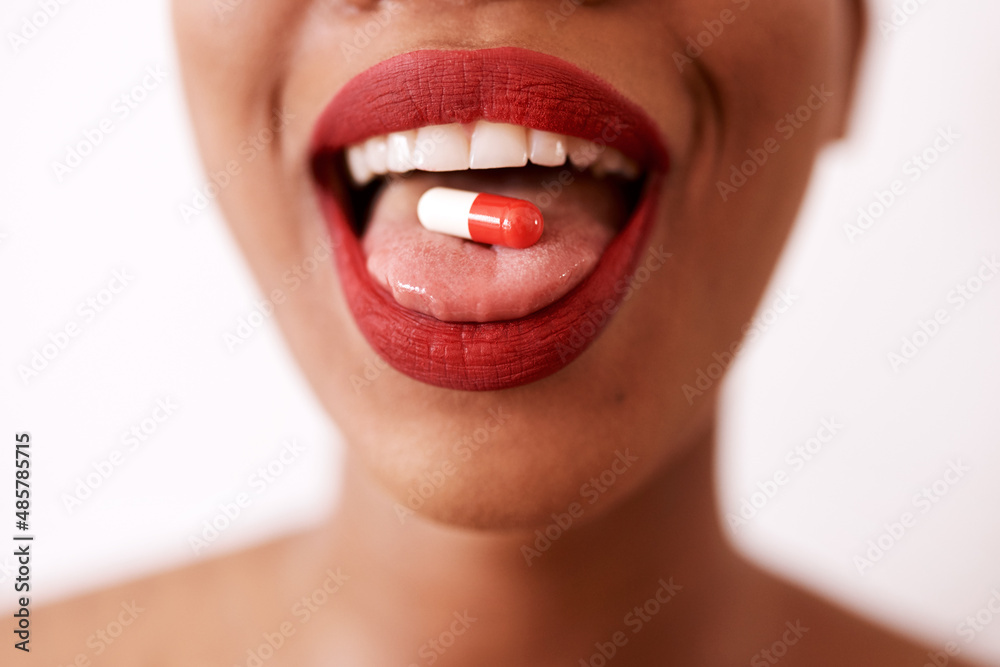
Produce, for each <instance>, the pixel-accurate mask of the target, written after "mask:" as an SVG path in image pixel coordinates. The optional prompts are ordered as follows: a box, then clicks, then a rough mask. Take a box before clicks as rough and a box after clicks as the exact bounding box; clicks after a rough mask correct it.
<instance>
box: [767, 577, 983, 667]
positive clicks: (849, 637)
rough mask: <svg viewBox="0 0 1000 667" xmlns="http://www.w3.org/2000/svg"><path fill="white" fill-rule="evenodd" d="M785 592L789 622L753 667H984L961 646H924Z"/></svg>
mask: <svg viewBox="0 0 1000 667" xmlns="http://www.w3.org/2000/svg"><path fill="white" fill-rule="evenodd" d="M786 591H787V604H786V605H785V609H786V610H787V613H786V616H787V617H788V620H787V621H786V622H785V624H784V626H783V627H781V628H776V630H775V632H774V634H773V641H771V642H770V643H766V645H762V646H761V647H760V651H759V652H758V653H757V654H756V655H754V656H753V658H752V659H751V662H750V664H751V665H752V666H754V667H757V666H763V665H773V664H776V662H777V661H779V660H781V662H783V663H784V664H786V665H788V667H792V666H793V665H809V666H811V667H825V666H827V665H829V666H831V667H832V666H834V665H845V664H850V665H858V666H859V667H864V666H867V665H871V666H872V667H876V666H877V667H896V666H898V667H925V666H926V667H945V666H947V667H984V665H983V663H980V662H975V661H973V660H971V658H970V657H969V656H968V655H967V652H966V651H964V650H963V649H962V646H961V645H960V643H959V642H958V641H951V642H948V641H938V642H933V641H928V642H921V641H920V640H918V639H916V638H912V637H907V636H906V635H904V634H903V633H901V632H899V631H897V630H894V629H892V628H890V627H888V626H884V625H881V624H878V623H876V622H874V621H872V620H870V619H867V618H865V617H863V616H862V615H860V614H856V613H854V612H852V611H849V610H847V609H844V608H842V607H840V606H838V605H836V604H833V603H831V602H830V601H828V600H825V599H823V598H821V597H819V596H817V595H814V594H812V593H810V592H808V591H805V590H802V589H800V588H797V587H794V586H791V585H787V584H786Z"/></svg>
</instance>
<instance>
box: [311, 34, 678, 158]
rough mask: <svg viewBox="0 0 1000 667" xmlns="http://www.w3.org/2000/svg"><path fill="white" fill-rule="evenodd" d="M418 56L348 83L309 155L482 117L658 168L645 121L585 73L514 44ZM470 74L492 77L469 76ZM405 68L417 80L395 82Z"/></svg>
mask: <svg viewBox="0 0 1000 667" xmlns="http://www.w3.org/2000/svg"><path fill="white" fill-rule="evenodd" d="M427 53H428V52H427V51H412V52H409V53H405V54H402V55H399V56H396V57H394V58H390V59H389V60H385V61H383V62H381V63H378V64H377V65H375V66H374V67H371V68H370V69H368V70H366V71H364V72H362V73H361V74H360V75H358V76H357V77H355V78H353V79H351V80H350V81H349V82H348V83H347V84H346V85H345V86H344V87H343V88H342V89H341V90H340V92H339V93H338V94H337V95H336V97H335V98H334V99H333V100H332V101H331V102H330V104H329V105H328V106H327V107H326V109H325V110H324V111H323V113H322V114H321V115H320V117H319V119H318V121H317V123H316V126H315V128H314V131H313V135H312V142H311V147H310V153H311V155H312V156H313V157H315V156H317V155H319V154H321V153H336V152H339V151H342V150H343V149H344V148H346V147H347V146H349V145H351V144H355V143H358V142H360V141H363V140H365V139H368V138H369V137H372V136H377V135H381V134H388V133H390V132H401V131H405V130H412V129H416V128H420V127H425V126H428V125H444V124H449V123H471V122H474V121H477V120H488V121H492V122H497V123H510V124H512V125H522V126H524V127H528V128H532V129H536V130H546V131H549V132H555V133H559V134H565V135H569V136H575V137H580V138H583V139H588V140H600V141H603V142H604V143H605V144H609V145H612V144H613V146H614V147H615V148H616V149H618V150H619V151H621V152H622V153H623V154H625V156H627V157H629V158H631V159H632V160H634V161H635V162H637V163H638V164H640V165H642V166H643V168H644V169H645V170H647V171H653V170H662V169H665V168H666V166H667V151H666V149H665V148H664V143H663V141H662V140H661V138H660V136H659V133H658V132H657V131H656V129H655V127H654V126H653V125H652V123H650V122H649V120H648V118H647V117H646V115H645V114H644V113H642V112H641V111H640V110H639V109H638V108H637V107H636V105H635V104H634V103H633V102H631V101H629V100H627V99H626V98H625V97H624V96H622V95H621V94H620V93H618V92H617V91H615V90H614V89H612V88H611V87H610V86H609V85H608V84H606V83H604V82H603V81H601V80H599V79H598V78H597V77H595V76H594V75H592V74H590V73H589V72H585V71H583V70H580V69H578V68H575V67H573V66H572V65H570V64H569V63H567V62H565V61H563V60H561V59H559V58H555V57H553V56H545V55H543V54H539V53H534V52H526V51H525V50H524V49H519V48H515V47H500V48H494V49H484V50H478V51H469V52H466V53H467V54H468V55H469V56H472V57H467V58H463V59H461V60H459V59H451V60H434V61H431V63H430V64H428V61H427V59H426V58H425V57H424V56H425V55H426V54H427ZM526 53H531V56H530V57H525V54H526ZM498 64H499V65H501V66H500V67H499V68H498V67H497V65H498ZM470 67H471V68H472V69H479V70H481V71H490V70H492V71H493V72H494V73H493V74H492V75H491V76H474V75H473V76H470V71H469V70H470ZM429 69H430V71H428V70H429ZM406 71H412V72H417V73H418V75H417V76H414V77H406V78H401V77H400V76H399V75H400V73H401V72H406ZM400 81H405V82H406V83H407V85H398V84H399V82H400ZM554 81H556V82H558V83H559V89H558V92H556V90H555V89H554V87H553V82H554ZM386 82H391V84H390V85H386ZM436 82H447V85H440V86H439V85H437V84H436ZM512 84H513V85H512ZM498 88H499V89H502V91H503V94H499V95H498V94H497V89H498Z"/></svg>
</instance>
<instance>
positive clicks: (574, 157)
mask: <svg viewBox="0 0 1000 667" xmlns="http://www.w3.org/2000/svg"><path fill="white" fill-rule="evenodd" d="M567 149H568V150H567V152H568V153H569V161H570V162H572V163H573V166H574V167H576V168H577V169H586V168H587V167H589V166H590V165H592V164H594V163H595V162H596V161H597V158H598V156H599V155H600V154H601V149H600V147H599V146H598V145H597V144H595V143H594V142H592V141H587V140H586V139H580V138H579V137H570V138H569V146H567Z"/></svg>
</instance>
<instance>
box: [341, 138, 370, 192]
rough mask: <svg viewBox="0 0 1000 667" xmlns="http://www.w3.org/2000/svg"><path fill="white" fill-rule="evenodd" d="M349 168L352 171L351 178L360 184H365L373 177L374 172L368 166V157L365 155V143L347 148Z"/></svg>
mask: <svg viewBox="0 0 1000 667" xmlns="http://www.w3.org/2000/svg"><path fill="white" fill-rule="evenodd" d="M347 168H348V170H349V171H350V172H351V178H352V179H354V182H355V183H357V184H358V185H364V184H365V183H367V182H368V181H370V180H371V179H372V172H371V169H369V168H368V159H367V158H366V157H365V147H364V145H363V144H358V145H357V146H351V147H350V148H348V149H347Z"/></svg>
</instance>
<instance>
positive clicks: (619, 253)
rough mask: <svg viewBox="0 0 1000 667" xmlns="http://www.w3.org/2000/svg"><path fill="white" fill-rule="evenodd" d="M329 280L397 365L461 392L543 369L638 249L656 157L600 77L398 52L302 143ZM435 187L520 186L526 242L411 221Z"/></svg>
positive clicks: (554, 366)
mask: <svg viewBox="0 0 1000 667" xmlns="http://www.w3.org/2000/svg"><path fill="white" fill-rule="evenodd" d="M311 157H312V167H313V174H314V177H315V181H316V192H317V194H318V196H319V198H320V203H321V207H322V210H323V214H324V216H325V218H326V221H327V224H328V226H329V228H330V233H331V237H332V240H333V245H334V248H335V252H334V256H335V259H336V264H337V269H338V272H339V275H340V278H341V284H342V287H343V289H344V293H345V297H346V300H347V303H348V306H349V307H350V309H351V311H352V314H353V315H354V319H355V321H356V323H357V325H358V327H359V329H360V330H361V333H362V334H363V335H364V337H365V338H366V339H367V341H368V342H369V344H370V345H372V347H373V348H374V349H375V350H376V351H377V352H378V353H379V354H380V355H381V356H382V357H383V358H384V359H385V361H386V362H387V363H389V364H390V365H391V366H393V367H394V368H396V369H397V370H399V371H400V372H402V373H404V374H406V375H408V376H410V377H412V378H414V379H416V380H419V381H421V382H425V383H428V384H431V385H435V386H439V387H445V388H449V389H459V390H466V391H491V390H500V389H507V388H511V387H516V386H519V385H522V384H526V383H529V382H533V381H535V380H539V379H541V378H543V377H546V376H548V375H551V374H552V373H555V372H557V371H559V370H560V369H562V368H563V367H565V366H566V365H568V364H569V363H571V362H572V361H573V360H575V359H576V358H577V357H578V356H579V355H580V354H582V353H583V352H584V351H585V350H586V349H587V348H588V347H589V346H590V344H591V343H592V342H593V341H594V340H595V339H596V338H597V337H598V335H599V334H600V332H601V331H602V330H603V329H604V327H605V326H606V325H607V323H608V322H609V321H610V319H611V318H612V316H613V315H614V314H615V313H616V312H617V311H618V309H619V307H620V306H621V303H622V301H623V300H624V299H627V298H628V295H630V294H631V293H632V289H631V288H630V287H629V280H630V278H631V274H632V271H633V270H634V269H635V267H636V265H637V262H638V260H639V259H640V256H641V255H642V254H643V251H644V250H645V244H646V241H647V240H648V238H649V234H650V231H651V228H652V226H653V221H654V217H655V211H656V203H657V194H658V192H659V189H660V186H661V184H662V181H663V178H664V177H665V175H666V171H667V166H668V157H667V152H666V149H665V148H664V145H663V142H662V141H661V139H660V136H659V134H658V132H657V130H656V128H655V125H654V124H653V122H652V121H651V120H650V119H649V118H648V117H647V115H646V114H645V113H644V112H643V111H642V110H641V109H640V108H639V107H638V106H637V105H635V104H634V103H633V102H631V101H629V100H628V99H626V98H625V97H624V96H622V95H621V94H620V93H618V92H617V91H616V90H615V89H614V88H612V87H611V86H610V85H609V84H607V83H606V82H604V81H602V80H600V79H598V78H597V77H595V76H594V75H592V74H590V73H588V72H585V71H583V70H581V69H579V68H577V67H575V66H573V65H571V64H569V63H567V62H565V61H563V60H561V59H558V58H555V57H552V56H548V55H543V54H540V53H536V52H533V51H527V50H524V49H519V48H512V47H503V48H496V49H485V50H477V51H414V52H411V53H406V54H403V55H400V56H396V57H394V58H390V59H389V60H386V61H384V62H382V63H379V64H378V65H376V66H374V67H372V68H370V69H368V70H366V71H365V72H362V73H361V74H359V75H358V76H357V77H355V78H354V79H352V80H351V81H349V82H348V83H347V84H346V85H345V86H344V88H343V89H341V91H340V92H339V93H338V94H337V95H336V96H335V97H334V99H333V100H332V101H331V102H330V103H329V105H328V106H327V107H326V109H325V110H324V112H323V113H322V114H321V116H320V119H319V121H318V122H317V125H316V128H315V130H314V134H313V141H312V147H311ZM435 186H445V187H450V188H459V189H464V190H469V191H472V192H486V193H492V194H499V195H505V196H508V197H516V198H519V199H525V200H528V201H531V202H532V203H534V204H535V205H536V206H538V207H539V209H541V211H542V213H543V216H544V219H545V229H544V232H543V234H542V237H541V239H540V240H539V241H538V242H537V243H536V244H535V245H533V246H531V247H529V248H526V249H517V250H515V249H512V248H505V247H501V246H488V245H484V244H479V243H475V242H472V241H467V240H464V239H459V238H455V237H450V236H444V235H441V234H437V233H434V232H430V231H428V230H426V229H423V228H422V227H421V225H420V224H419V222H418V221H417V216H416V210H417V201H418V200H419V198H420V196H421V195H422V194H423V193H424V192H425V191H427V190H428V189H430V188H432V187H435Z"/></svg>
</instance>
